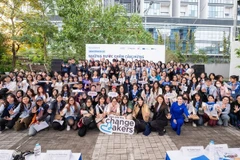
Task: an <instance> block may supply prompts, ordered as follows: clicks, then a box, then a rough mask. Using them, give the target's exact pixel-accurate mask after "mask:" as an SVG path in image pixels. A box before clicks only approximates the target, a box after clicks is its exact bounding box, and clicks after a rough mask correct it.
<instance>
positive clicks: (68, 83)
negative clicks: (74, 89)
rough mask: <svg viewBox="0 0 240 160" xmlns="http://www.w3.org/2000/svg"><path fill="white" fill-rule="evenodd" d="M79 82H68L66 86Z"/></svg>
mask: <svg viewBox="0 0 240 160" xmlns="http://www.w3.org/2000/svg"><path fill="white" fill-rule="evenodd" d="M78 83H79V82H68V83H67V84H78Z"/></svg>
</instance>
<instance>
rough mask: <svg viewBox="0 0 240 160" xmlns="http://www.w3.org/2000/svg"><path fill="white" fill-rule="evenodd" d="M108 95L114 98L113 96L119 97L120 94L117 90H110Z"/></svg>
mask: <svg viewBox="0 0 240 160" xmlns="http://www.w3.org/2000/svg"><path fill="white" fill-rule="evenodd" d="M108 96H109V97H112V98H113V97H117V96H118V93H117V92H109V93H108Z"/></svg>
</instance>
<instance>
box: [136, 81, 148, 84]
mask: <svg viewBox="0 0 240 160" xmlns="http://www.w3.org/2000/svg"><path fill="white" fill-rule="evenodd" d="M138 83H139V84H147V83H148V82H146V81H138Z"/></svg>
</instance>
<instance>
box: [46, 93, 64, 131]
mask: <svg viewBox="0 0 240 160" xmlns="http://www.w3.org/2000/svg"><path fill="white" fill-rule="evenodd" d="M65 105H66V102H65V101H64V100H63V97H62V95H61V94H58V95H57V99H56V100H55V101H53V102H52V103H51V105H50V109H49V113H51V123H52V127H53V129H54V130H59V131H62V130H64V129H65V127H66V125H65V119H64V115H63V109H64V107H65Z"/></svg>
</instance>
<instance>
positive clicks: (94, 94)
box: [88, 91, 97, 97]
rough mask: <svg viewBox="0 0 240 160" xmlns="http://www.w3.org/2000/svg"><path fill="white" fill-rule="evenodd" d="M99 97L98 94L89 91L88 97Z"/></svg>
mask: <svg viewBox="0 0 240 160" xmlns="http://www.w3.org/2000/svg"><path fill="white" fill-rule="evenodd" d="M96 95H97V92H93V91H89V92H88V96H91V97H94V96H96Z"/></svg>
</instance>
